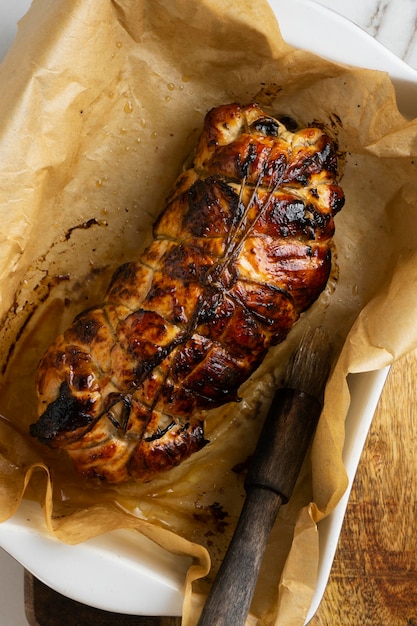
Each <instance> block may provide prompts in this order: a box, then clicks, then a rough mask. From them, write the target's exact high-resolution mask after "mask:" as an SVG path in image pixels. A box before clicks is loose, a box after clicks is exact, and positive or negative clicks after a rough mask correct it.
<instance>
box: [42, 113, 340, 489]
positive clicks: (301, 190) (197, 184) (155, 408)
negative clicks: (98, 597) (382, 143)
mask: <svg viewBox="0 0 417 626" xmlns="http://www.w3.org/2000/svg"><path fill="white" fill-rule="evenodd" d="M337 167H338V165H337V156H336V150H335V146H334V144H333V142H332V141H331V140H330V138H329V137H328V136H327V135H326V134H325V133H324V132H323V131H322V130H320V129H318V128H306V129H303V130H300V131H298V132H295V133H291V132H289V131H287V129H286V128H285V127H284V126H283V125H282V124H281V123H280V122H279V121H277V120H275V119H274V118H272V117H270V116H268V115H266V114H265V113H264V112H263V111H262V110H261V109H260V108H259V107H258V106H257V105H256V104H250V105H248V106H239V105H237V104H231V105H225V106H221V107H218V108H216V109H213V110H212V111H210V112H209V113H208V115H207V117H206V120H205V123H204V129H203V132H202V135H201V137H200V139H199V142H198V145H197V149H196V153H195V157H194V162H193V165H192V167H191V168H190V169H188V170H187V171H185V172H184V173H183V174H182V175H181V176H180V177H179V178H178V180H177V181H176V183H175V185H174V187H173V189H172V191H171V193H170V195H169V197H168V199H167V201H166V205H165V208H164V210H163V212H162V214H161V215H160V217H159V218H158V220H157V222H156V223H155V225H154V240H153V242H152V243H151V245H150V246H149V247H148V248H147V249H146V250H145V251H144V253H143V254H142V255H141V257H140V258H139V260H138V261H134V262H131V263H127V264H125V265H123V266H122V267H120V268H119V269H118V270H117V271H116V272H115V274H114V276H113V279H112V281H111V284H110V286H109V289H108V292H107V294H106V297H105V300H104V303H103V305H102V306H99V307H96V308H93V309H91V310H88V311H85V312H83V313H81V314H80V315H79V316H78V317H77V318H76V319H75V320H74V322H73V324H72V325H71V326H70V328H69V329H68V330H67V331H66V332H65V333H64V334H63V335H62V336H60V337H58V339H57V340H56V341H55V342H54V343H53V345H52V346H51V347H50V348H49V350H48V351H47V352H46V354H45V355H44V357H43V359H42V360H41V362H40V365H39V370H38V382H37V384H38V394H39V415H40V417H39V420H38V422H37V423H36V424H34V425H32V427H31V434H32V435H33V436H35V437H37V438H38V439H39V440H40V441H42V442H44V443H46V444H48V445H49V446H51V447H62V448H65V449H66V450H67V451H68V453H69V454H70V455H71V457H72V459H73V461H74V463H75V466H76V468H77V470H78V471H79V472H80V473H81V474H83V475H84V476H86V477H97V476H98V477H101V478H103V479H106V480H107V481H109V482H112V483H117V482H122V481H125V480H127V479H129V478H134V479H137V480H149V479H150V478H152V477H153V476H155V475H157V474H159V473H160V472H162V471H165V470H168V469H170V468H172V467H174V466H175V465H177V464H178V463H180V462H181V461H183V460H184V459H186V458H188V457H189V456H190V455H191V454H192V453H193V452H195V451H197V450H199V449H200V448H201V447H202V446H204V445H205V443H206V440H205V437H204V428H203V415H202V412H203V411H204V410H206V409H210V408H213V407H218V406H220V405H222V404H224V403H226V402H231V401H235V400H236V399H237V397H238V389H239V387H240V386H241V384H242V383H243V382H244V381H245V380H247V378H248V377H249V376H250V375H251V374H252V373H253V372H254V370H255V369H256V368H257V367H258V366H259V365H260V363H261V362H262V360H263V359H264V357H265V355H266V352H267V350H268V348H269V347H270V346H272V345H276V344H278V343H279V342H281V341H283V340H284V339H285V337H286V336H287V334H288V332H289V330H290V329H291V327H292V326H293V324H294V322H295V321H296V320H297V319H298V317H299V316H300V314H301V313H302V312H303V311H305V310H306V309H308V308H309V307H310V306H311V304H312V303H313V302H314V301H315V300H316V299H317V297H318V296H319V294H320V293H321V291H322V290H323V289H324V287H325V285H326V282H327V279H328V276H329V272H330V267H331V253H330V242H331V238H332V236H333V233H334V221H333V216H334V215H335V213H336V212H337V211H338V210H340V209H341V208H342V206H343V203H344V196H343V191H342V189H341V188H340V187H339V185H338V184H337V176H338V171H337Z"/></svg>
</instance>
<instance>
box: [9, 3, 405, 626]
mask: <svg viewBox="0 0 417 626" xmlns="http://www.w3.org/2000/svg"><path fill="white" fill-rule="evenodd" d="M294 27H295V28H296V25H294ZM0 84H1V86H2V97H1V99H0V212H1V213H0V217H1V219H0V242H1V245H0V325H1V345H0V367H1V378H0V388H1V395H0V410H1V413H2V414H3V415H4V416H5V417H4V418H3V419H1V420H0V433H1V438H0V517H1V519H2V520H6V519H8V518H9V517H10V516H12V515H13V513H14V512H15V511H16V509H17V508H18V506H19V502H20V501H21V499H22V498H23V497H24V498H31V499H34V500H36V501H38V502H39V503H40V504H41V506H42V507H43V510H44V513H45V524H46V525H47V527H48V529H49V531H50V532H51V533H52V534H55V536H56V537H58V538H59V539H60V540H62V541H64V542H67V543H71V544H75V543H78V542H80V541H84V540H86V539H88V538H89V537H91V536H95V535H99V534H102V533H104V532H106V531H109V530H112V529H114V528H123V527H125V528H133V529H136V530H137V531H138V532H141V533H144V534H146V535H147V536H149V537H151V538H152V539H153V540H154V541H156V542H157V543H158V544H160V545H162V546H163V547H165V548H166V549H169V550H171V551H173V552H174V553H177V554H188V555H190V556H191V557H192V558H193V565H192V566H191V568H190V570H189V572H188V575H187V579H186V581H184V585H185V586H184V589H185V599H184V609H183V623H184V625H186V626H192V625H193V624H195V623H196V621H197V619H198V615H199V612H200V610H201V607H202V605H203V602H204V599H205V597H206V594H207V592H208V589H209V586H210V581H211V580H212V579H213V576H214V575H215V573H216V570H217V568H218V565H219V563H220V562H221V559H222V557H223V555H224V553H225V550H226V547H227V544H228V541H229V540H230V536H231V533H232V531H233V528H234V525H235V523H236V520H237V517H238V515H239V511H240V508H241V505H242V502H243V497H244V491H243V477H244V472H245V467H246V465H245V463H246V461H247V459H248V457H249V456H250V454H251V453H252V451H253V448H254V443H255V441H256V438H257V435H258V433H259V431H260V427H261V424H262V419H263V416H264V414H265V411H266V407H267V405H268V401H269V398H270V397H271V395H272V393H273V390H274V388H275V385H276V383H277V382H278V381H279V380H280V377H281V376H282V373H283V371H284V370H285V364H286V362H287V359H288V357H289V354H290V353H291V351H292V350H293V348H294V346H295V345H296V344H297V342H298V341H299V338H300V336H301V333H302V332H303V329H304V327H305V326H306V325H309V326H311V325H313V326H314V325H320V326H322V327H324V328H326V329H327V330H328V332H329V333H330V336H331V337H332V343H333V348H334V354H335V366H334V369H333V373H332V375H331V377H330V379H329V382H328V385H327V390H326V399H325V407H324V410H323V415H322V417H321V420H320V423H319V426H318V429H317V433H316V436H315V439H314V442H313V445H312V449H311V454H310V455H309V456H308V458H307V459H306V462H305V464H304V467H303V469H302V472H301V475H300V478H299V480H298V483H297V488H296V491H295V493H294V496H293V498H292V499H291V501H290V502H289V503H288V504H287V505H286V506H285V507H282V509H281V511H280V514H279V518H278V520H277V523H276V525H275V527H274V529H273V532H272V535H271V539H270V542H269V545H268V549H267V553H266V555H265V560H264V563H263V567H262V570H261V574H260V579H259V584H258V587H257V590H256V593H255V597H254V600H253V603H252V607H251V611H250V615H249V617H248V621H247V624H251V625H255V624H256V625H265V626H266V625H268V626H270V625H273V624H278V623H279V624H280V626H283V625H286V624H288V625H291V626H297V625H298V624H300V625H301V624H303V623H304V620H305V616H306V613H307V611H308V608H309V605H310V602H311V598H312V594H313V592H314V588H315V584H316V577H317V566H318V532H317V527H316V522H317V521H318V520H319V519H321V518H323V517H324V516H325V515H327V514H328V513H329V512H330V511H331V510H332V509H333V508H334V506H335V505H336V503H337V502H338V501H339V499H340V497H341V495H342V494H343V492H344V490H345V488H346V484H347V480H346V474H345V470H344V467H343V463H342V449H343V441H344V421H345V416H346V413H347V410H348V407H349V401H350V399H349V389H348V385H347V382H346V377H347V374H348V373H349V372H364V371H369V370H375V369H379V368H383V367H385V366H386V365H389V364H390V363H392V362H393V361H394V360H396V359H398V358H400V357H401V356H402V355H404V354H405V353H407V352H408V351H410V350H412V349H414V348H415V347H416V345H417V321H416V315H415V310H416V308H417V293H416V290H415V289H414V285H415V284H416V281H417V257H416V253H417V228H416V226H415V222H416V219H415V216H416V205H417V177H416V157H417V155H416V152H417V123H416V121H415V120H407V119H405V118H404V117H403V116H402V115H401V114H400V112H399V111H398V109H397V105H396V97H395V91H394V88H393V85H392V83H391V81H390V79H389V77H388V76H387V75H386V74H384V73H382V72H374V71H366V70H362V69H356V68H351V67H346V66H343V65H340V64H335V63H332V62H329V61H327V60H324V59H321V58H319V57H317V56H315V55H312V54H310V53H307V52H304V51H301V50H297V49H293V48H291V47H290V46H288V45H287V44H286V43H285V42H284V41H283V39H282V37H281V34H280V31H279V26H278V24H277V23H276V20H275V17H274V14H273V12H272V10H271V8H270V7H269V5H268V4H267V3H266V2H265V1H262V0H258V2H256V3H254V2H251V1H250V0H235V2H233V3H230V2H226V1H222V0H200V2H193V1H192V0H113V1H111V0H102V1H101V2H100V3H97V2H93V0H65V1H64V0H34V2H33V4H32V7H31V9H30V11H29V12H28V14H27V15H26V16H25V17H24V19H23V20H22V21H21V23H20V24H19V32H18V36H17V38H16V41H15V43H14V45H13V47H12V49H11V51H10V53H9V54H8V56H7V57H6V59H5V61H4V62H3V64H2V65H1V66H0ZM234 101H238V102H241V103H248V102H251V101H257V102H258V103H259V104H260V105H261V106H263V107H265V108H266V109H267V110H268V111H270V112H272V113H275V114H281V113H285V114H287V115H290V116H291V117H293V118H294V119H296V120H298V121H299V122H300V123H302V124H319V125H321V126H325V127H326V129H327V130H328V132H329V133H330V134H331V135H333V136H334V137H335V139H336V141H337V142H338V145H339V149H340V151H341V152H342V153H344V155H345V157H344V159H343V179H342V186H343V188H344V190H345V194H346V205H345V207H344V208H343V210H342V211H341V213H340V214H338V215H337V217H336V229H337V232H336V237H335V254H334V268H333V274H332V276H331V279H330V281H329V284H328V287H327V289H326V291H325V292H324V293H323V294H322V296H321V298H320V300H319V301H318V302H317V303H316V304H315V305H314V306H313V307H312V309H311V310H310V311H309V313H308V314H307V315H306V316H305V317H304V318H303V319H302V320H301V321H300V322H299V323H298V324H297V325H296V327H295V328H294V330H293V331H292V332H291V335H290V337H289V338H288V340H287V341H286V342H285V344H283V345H282V346H279V347H278V348H276V349H274V350H272V351H271V353H270V355H269V356H268V358H267V359H266V361H265V363H264V364H263V366H262V367H261V368H260V370H259V371H258V372H256V373H255V375H254V376H253V377H252V378H251V380H250V381H248V383H246V384H245V385H244V387H243V389H242V398H243V400H242V402H241V403H239V405H238V406H235V405H228V406H226V407H224V408H222V409H220V410H217V411H215V412H213V414H212V415H211V416H209V418H208V420H207V434H208V436H209V438H210V440H211V444H210V445H208V446H206V448H204V450H202V451H201V452H200V453H198V454H196V455H194V457H192V458H191V459H190V460H189V461H187V462H186V463H184V464H183V465H182V466H180V467H179V468H176V469H175V470H173V471H172V472H170V473H169V474H167V475H165V476H163V477H161V478H158V479H156V480H154V481H152V482H151V483H148V484H145V485H130V484H128V485H124V486H122V487H119V488H117V489H116V488H115V487H106V486H104V485H97V484H96V483H95V482H94V481H92V482H88V483H83V482H82V481H81V480H80V479H79V478H77V477H76V476H75V475H74V472H73V470H72V466H71V465H70V463H69V462H68V459H67V458H66V457H65V455H64V454H61V453H57V452H52V451H50V450H48V449H45V448H44V447H43V446H41V445H39V444H37V443H36V442H35V441H33V440H31V439H30V438H29V436H28V425H29V424H30V423H31V422H33V421H34V420H35V416H36V397H35V390H34V379H35V370H36V366H37V362H38V360H39V358H40V356H41V354H42V353H43V351H44V350H45V348H46V346H47V345H48V344H49V342H50V341H52V339H53V338H54V337H55V336H56V334H58V333H59V332H60V331H61V330H62V329H63V328H64V327H65V326H66V325H67V324H68V323H69V322H70V320H71V319H72V317H73V316H74V315H75V314H76V313H78V312H79V311H81V310H83V309H84V308H87V307H88V306H90V305H92V304H94V303H98V302H100V299H101V297H102V295H103V293H104V290H105V288H106V286H107V283H108V280H109V278H110V276H111V274H112V272H113V271H114V269H115V268H116V267H117V266H118V265H120V264H121V263H122V262H124V261H127V260H130V259H134V258H135V257H136V256H137V255H138V252H139V250H141V249H142V248H143V247H144V245H145V244H146V242H147V241H148V240H149V236H150V226H151V224H152V222H153V221H154V219H155V217H156V216H157V214H158V212H159V210H160V208H161V205H162V202H163V199H164V197H165V196H166V194H167V192H168V190H169V188H170V185H171V184H172V183H173V181H174V180H175V178H176V176H177V174H178V172H179V171H180V169H181V166H182V163H183V162H184V161H185V160H186V158H187V155H188V154H189V153H190V152H191V150H192V148H193V146H194V143H195V140H196V137H197V135H198V133H199V130H200V128H201V125H202V121H203V118H204V115H205V113H206V112H207V110H209V109H210V108H212V107H213V106H217V105H219V104H224V103H228V102H234ZM138 560H139V561H140V554H138Z"/></svg>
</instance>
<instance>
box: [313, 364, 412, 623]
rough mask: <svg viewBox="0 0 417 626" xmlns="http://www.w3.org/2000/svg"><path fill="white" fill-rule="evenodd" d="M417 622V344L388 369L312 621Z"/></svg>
mask: <svg viewBox="0 0 417 626" xmlns="http://www.w3.org/2000/svg"><path fill="white" fill-rule="evenodd" d="M333 624H337V625H338V626H358V625H360V626H377V625H379V624H384V625H386V626H417V352H413V353H412V354H410V355H408V356H407V357H405V358H403V359H402V360H401V361H399V362H397V363H395V364H394V365H393V367H392V368H391V370H390V373H389V374H388V379H387V382H386V384H385V387H384V390H383V392H382V395H381V398H380V401H379V404H378V407H377V410H376V413H375V416H374V420H373V423H372V425H371V429H370V432H369V435H368V439H367V442H366V444H365V447H364V451H363V455H362V458H361V462H360V465H359V468H358V471H357V474H356V477H355V481H354V484H353V488H352V492H351V496H350V500H349V504H348V507H347V511H346V516H345V520H344V524H343V528H342V532H341V536H340V540H339V545H338V549H337V552H336V555H335V560H334V563H333V568H332V571H331V575H330V579H329V583H328V586H327V589H326V592H325V594H324V597H323V600H322V603H321V605H320V607H319V610H318V611H317V613H316V615H315V617H314V618H313V619H312V620H311V621H310V626H330V625H333Z"/></svg>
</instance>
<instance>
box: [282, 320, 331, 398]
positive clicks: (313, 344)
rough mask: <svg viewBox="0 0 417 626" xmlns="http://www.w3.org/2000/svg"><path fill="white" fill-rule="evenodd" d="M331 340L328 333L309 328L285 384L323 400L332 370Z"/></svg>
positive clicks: (294, 357) (289, 367)
mask: <svg viewBox="0 0 417 626" xmlns="http://www.w3.org/2000/svg"><path fill="white" fill-rule="evenodd" d="M330 365H331V342H330V338H329V335H328V333H327V332H326V331H325V330H323V329H321V328H315V329H311V330H310V329H309V330H307V331H306V332H305V333H304V335H303V336H302V338H301V341H300V343H299V344H298V346H297V348H296V350H295V351H294V353H293V355H292V357H291V359H290V362H289V364H288V368H287V372H286V381H285V386H286V387H288V388H290V389H296V390H298V391H303V392H305V393H308V394H309V395H311V396H314V397H316V398H317V399H318V400H320V401H321V400H322V396H323V393H324V388H325V386H326V382H327V378H328V376H329V372H330Z"/></svg>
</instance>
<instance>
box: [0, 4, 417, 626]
mask: <svg viewBox="0 0 417 626" xmlns="http://www.w3.org/2000/svg"><path fill="white" fill-rule="evenodd" d="M196 1H198V0H196ZM310 1H311V2H317V3H318V4H321V5H323V6H325V7H327V8H329V9H331V10H333V11H336V13H339V14H341V15H343V16H344V17H346V18H348V19H349V20H351V21H352V22H354V23H355V24H356V25H357V26H360V27H361V28H363V29H364V30H365V31H366V32H367V33H369V34H370V35H371V36H372V37H374V38H375V39H376V40H378V41H379V42H380V43H382V44H383V45H384V46H386V47H387V48H388V49H389V50H390V51H391V52H393V53H394V54H396V55H397V56H398V57H400V58H401V59H403V60H404V61H405V62H406V63H408V64H409V65H410V66H411V67H413V68H415V69H417V0H310ZM288 2H291V0H288ZM29 5H30V0H0V61H1V60H2V58H3V56H4V54H5V53H6V51H7V49H8V47H9V45H10V43H11V42H12V40H13V37H14V34H15V32H16V27H15V19H16V16H17V17H20V16H21V15H23V13H24V12H25V11H26V10H27V8H28V7H29ZM0 607H1V608H0V626H24V624H27V622H26V619H25V616H24V609H23V569H22V568H21V566H20V565H18V564H17V563H16V562H15V561H14V560H13V559H12V558H11V557H9V556H8V555H7V554H6V553H5V552H4V551H3V550H2V549H1V548H0Z"/></svg>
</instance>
